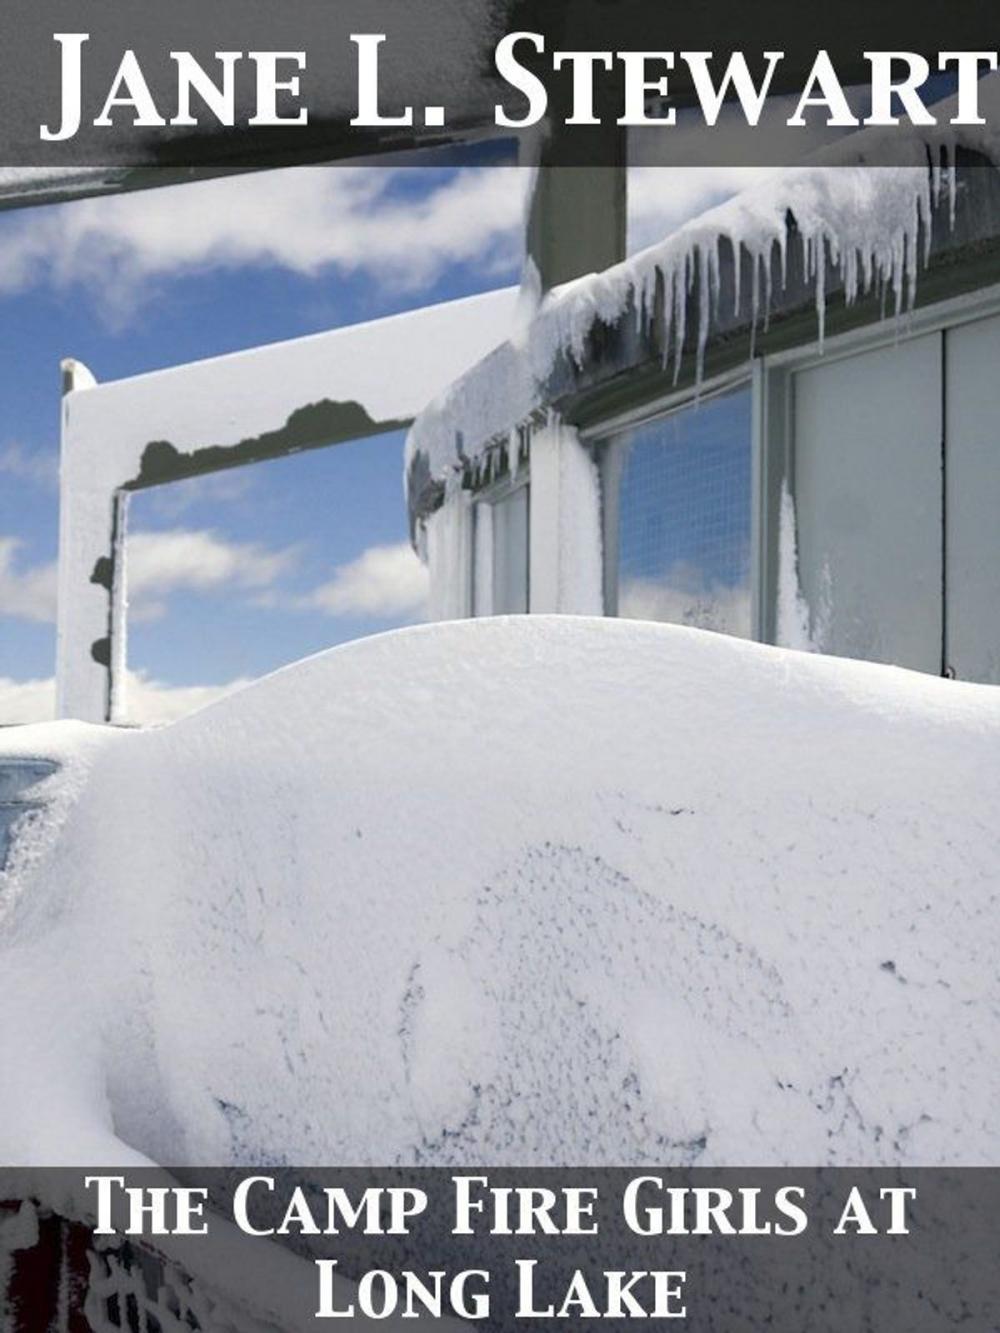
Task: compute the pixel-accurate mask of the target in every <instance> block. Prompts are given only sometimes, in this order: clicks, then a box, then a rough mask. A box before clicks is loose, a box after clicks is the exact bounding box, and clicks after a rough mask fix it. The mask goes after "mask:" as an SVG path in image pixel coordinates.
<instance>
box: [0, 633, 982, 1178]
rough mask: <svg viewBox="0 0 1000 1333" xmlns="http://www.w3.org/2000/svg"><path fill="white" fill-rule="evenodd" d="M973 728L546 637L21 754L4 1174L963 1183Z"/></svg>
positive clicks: (464, 646) (412, 641) (429, 647)
mask: <svg viewBox="0 0 1000 1333" xmlns="http://www.w3.org/2000/svg"><path fill="white" fill-rule="evenodd" d="M998 739H1000V692H998V691H997V690H996V689H994V688H991V687H988V686H974V685H967V684H960V683H955V682H950V681H949V682H945V681H940V680H937V679H933V678H930V677H926V676H921V675H917V674H914V673H909V672H905V671H901V670H898V669H895V668H887V667H881V666H874V665H870V664H864V663H857V662H846V661H838V660H835V659H831V658H823V657H819V656H815V655H808V656H807V655H802V654H797V653H794V652H791V651H788V650H782V649H776V648H767V647H762V646H760V645H754V644H748V643H743V642H739V641H736V640H733V639H728V638H725V637H723V636H719V635H714V634H710V633H705V632H701V631H696V630H688V629H682V628H679V627H676V626H660V625H649V624H639V623H634V622H626V621H615V620H597V619H593V620H589V619H583V618H572V617H561V618H548V617H515V618H510V619H502V618H501V619H497V620H480V621H465V622H461V623H455V624H448V625H433V626H426V627H421V628H417V629H411V630H406V631H400V632H397V633H394V634H388V635H383V636H380V637H378V638H372V639H368V640H364V641H361V642H359V643H355V644H351V645H349V646H347V647H344V648H339V649H335V650H333V651H331V652H329V653H325V654H322V655H320V656H318V657H316V658H313V659H310V660H308V661H305V662H301V663H298V664H296V665H295V666H293V667H289V668H287V669H285V670H284V671H282V672H279V673H277V674H276V675H274V676H272V677H270V678H268V679H267V680H265V681H262V682H259V683H257V684H255V685H253V686H249V687H247V688H245V689H243V690H242V691H240V692H238V693H235V694H233V695H231V696H229V697H228V698H227V699H225V700H223V701H221V702H220V703H217V704H215V705H213V706H212V707H210V708H208V709H206V710H205V711H203V712H202V713H200V714H197V715H195V716H193V717H190V718H188V719H185V720H184V721H182V722H179V723H175V724H172V725H170V726H167V727H164V728H162V729H160V730H154V731H145V732H116V731H113V730H110V729H106V728H105V729H98V728H94V729H81V728H78V729H73V728H68V727H67V726H66V724H54V725H51V726H49V727H47V728H22V729H19V730H18V731H17V732H16V733H15V732H12V733H11V734H10V737H8V736H7V735H5V736H4V746H5V749H6V750H7V752H10V751H11V750H12V749H17V750H18V752H20V753H24V754H29V753H30V754H33V755H35V756H36V757H37V756H42V757H56V758H58V760H59V762H60V765H61V766H60V770H59V774H58V775H57V776H56V778H54V779H52V781H53V783H54V786H53V788H52V792H53V801H54V802H55V804H54V806H53V814H52V818H51V820H49V821H48V822H47V823H45V824H43V825H38V826H33V828H32V829H31V830H29V834H28V835H26V836H27V837H29V838H30V840H31V842H30V846H28V847H26V849H25V853H24V855H23V857H21V858H20V859H19V860H18V862H17V868H15V869H14V870H13V872H12V874H8V876H7V879H6V881H5V883H4V886H3V887H2V892H3V893H4V894H5V901H6V903H7V910H6V913H5V915H4V916H3V918H2V920H0V965H2V969H3V975H4V979H5V987H4V996H5V998H4V1006H3V1011H2V1014H0V1061H2V1066H3V1068H4V1070H5V1081H4V1096H3V1098H2V1100H0V1152H2V1154H3V1159H4V1161H5V1162H7V1163H9V1164H17V1163H19V1162H30V1163H35V1164H41V1163H45V1162H50V1163H51V1162H59V1161H63V1162H78V1163H86V1164H87V1165H89V1166H99V1165H105V1164H109V1163H113V1162H120V1163H128V1162H131V1161H136V1160H142V1159H148V1158H152V1159H154V1160H156V1161H160V1162H175V1163H176V1162H188V1163H199V1162H200V1163H216V1164H226V1163H234V1164H239V1163H244V1164H245V1163H249V1162H254V1163H261V1164H263V1163H268V1162H272V1163H273V1162H280V1161H287V1162H299V1163H306V1162H315V1161H321V1162H326V1163H329V1164H349V1163H381V1164H383V1165H387V1164H392V1163H424V1164H435V1163H436V1164H442V1165H445V1164H465V1165H468V1164H486V1163H488V1164H492V1165H497V1166H499V1165H503V1164H505V1163H506V1164H521V1165H531V1164H533V1163H534V1164H546V1163H553V1164H554V1163H559V1162H567V1161H568V1162H573V1163H576V1164H581V1165H582V1164H587V1163H599V1162H605V1163H621V1162H628V1163H630V1164H637V1165H638V1164H641V1163H644V1162H655V1163H656V1164H657V1165H658V1166H661V1167H669V1166H671V1165H679V1164H684V1163H691V1162H697V1163H701V1164H706V1165H713V1164H714V1165H721V1164H731V1165H738V1164H740V1163H745V1162H747V1161H753V1162H755V1163H757V1164H760V1165H767V1164H788V1163H801V1162H804V1161H808V1162H813V1163H816V1164H820V1163H825V1162H830V1163H838V1162H839V1163H850V1164H855V1165H860V1164H880V1163H896V1162H898V1163H907V1162H910V1163H920V1164H925V1165H932V1164H937V1163H951V1164H955V1163H958V1162H964V1163H984V1162H990V1161H992V1160H993V1159H994V1158H995V1156H996V1145H995V1107H996V1104H997V1099H998V1097H1000V1066H998V1064H997V1060H996V1050H997V1045H998V1041H1000V1019H998V1014H1000V1003H998V1002H1000V990H998V986H1000V983H998V979H997V970H996V966H995V959H996V953H997V943H998V940H997V935H998V926H997V919H996V911H995V903H994V897H995V889H996V865H995V861H996V839H995V835H994V830H995V829H996V828H997V826H998V824H1000V783H998V782H997V780H996V779H997V764H998V760H997V755H998ZM57 750H58V754H56V753H55V752H56V751H57Z"/></svg>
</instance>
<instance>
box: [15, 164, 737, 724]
mask: <svg viewBox="0 0 1000 1333" xmlns="http://www.w3.org/2000/svg"><path fill="white" fill-rule="evenodd" d="M746 174H747V173H740V172H739V171H728V172H704V173H700V174H699V173H698V172H691V173H687V174H686V175H685V181H684V184H683V187H682V188H678V181H677V179H676V176H677V173H671V175H672V176H674V181H673V184H672V188H671V189H670V191H669V192H668V195H667V197H666V198H665V199H664V198H657V196H656V191H655V190H652V189H650V187H649V182H648V181H647V182H646V184H645V186H642V185H640V188H639V189H637V191H636V194H635V197H634V201H633V202H634V217H633V224H634V236H635V241H636V243H637V244H639V243H642V242H644V241H647V240H649V239H652V238H653V236H654V235H659V234H662V231H663V230H665V229H666V228H667V226H668V225H669V224H671V223H674V222H676V221H679V220H680V219H681V218H683V217H684V216H687V215H689V214H690V213H691V212H693V211H695V210H696V209H698V208H700V207H703V206H705V205H706V204H708V203H711V202H714V201H715V200H717V199H718V198H720V197H723V196H724V195H725V194H727V193H731V191H732V189H733V188H735V187H736V186H738V185H739V184H741V183H743V177H744V176H745V175H746ZM750 174H752V173H750ZM525 177H526V173H524V172H519V171H516V170H510V169H508V170H499V169H493V168H477V169H464V168H463V169H459V168H455V167H451V166H448V167H436V168H423V169H420V170H412V169H410V170H389V169H385V168H374V169H368V170H366V169H353V168H337V169H320V168H313V169H305V170H300V171H293V172H276V173H260V174H258V175H254V176H241V177H237V178H232V179H229V180H225V181H214V182H208V183H203V184H199V185H193V186H184V187H180V188H174V189H164V190H151V191H146V192H143V193H142V194H135V195H130V196H121V197H117V198H112V199H104V200H88V201H79V202H74V203H70V204H66V205H60V206H57V207H50V208H45V209H36V210H26V211H24V212H8V213H4V214H0V405H2V417H0V722H2V721H12V720H23V719H25V718H28V717H37V716H43V715H45V714H46V713H47V712H48V711H49V710H50V709H51V675H52V666H53V658H54V625H53V611H54V561H55V558H56V546H57V522H58V492H57V487H56V465H57V456H58V430H59V427H58V421H59V362H60V359H61V358H63V357H65V356H73V357H75V358H77V359H78V360H80V361H83V362H84V363H85V364H86V365H87V366H88V367H89V368H90V369H91V371H92V372H93V373H94V374H95V376H96V377H97V378H98V380H110V379H118V378H121V377H124V376H128V375H134V374H137V373H141V372H143V371H148V370H153V369H157V368H159V367H162V366H166V365H173V364H178V363H181V362H184V361H189V360H194V359H198V358H202V357H208V356H215V355H219V354H221V353H225V352H230V351H234V350H237V349H240V348H245V347H250V346H254V345H255V344H258V343H264V342H272V341H275V340H277V339H283V338H292V337H297V336H300V335H302V334H308V333H313V332H316V331H318V330H322V329H327V328H332V327H336V326H338V325H342V324H350V323H354V322H357V321H359V320H366V319H373V318H377V317H379V316H382V315H387V314H393V313H396V312H398V311H400V310H405V309H409V308H413V307H415V306H420V305H424V304H427V303H430V302H436V301H441V300H447V299H450V298H452V297H456V296H460V295H466V294H470V293H473V292H478V291H483V290H487V289H490V288H493V287H497V286H502V285H505V284H508V283H511V282H515V281H517V279H518V276H519V272H520V266H521V253H520V235H521V229H520V220H521V210H522V195H523V188H524V181H525ZM501 332H502V331H501ZM401 456H402V437H401V436H398V435H397V436H389V437H384V438H379V439H377V440H371V441H366V442H359V443H356V444H351V445H343V446H338V447H336V448H334V449H330V450H320V451H316V452H314V453H311V454H307V455H299V456H297V457H295V458H291V459H287V460H281V461H278V462H274V463H269V464H264V465H258V466H256V467H253V468H248V469H240V470H239V471H234V472H231V473H226V474H221V475H220V476H217V477H213V478H206V479H202V480H200V481H196V482H190V483H185V484H184V485H181V486H173V487H167V488H162V489H159V490H154V491H149V492H145V493H142V494H141V495H139V496H138V497H137V498H136V499H134V500H133V502H132V512H131V515H130V538H129V540H130V548H129V568H130V587H131V589H132V591H133V593H134V597H133V614H132V617H131V621H130V633H129V666H130V668H131V669H132V670H133V671H135V672H137V673H139V675H140V677H141V678H142V679H143V680H144V682H145V686H146V688H145V690H144V691H143V690H140V691H138V692H137V694H136V698H137V701H138V702H137V711H138V714H139V716H140V717H149V718H153V717H159V716H169V715H174V714H175V713H177V712H180V711H183V710H184V708H186V707H188V706H191V705H192V704H196V703H200V702H203V701H204V699H206V698H208V697H211V694H212V692H213V691H214V690H215V689H216V687H221V686H225V685H227V684H228V683H230V682H232V681H235V680H239V679H245V678H247V677H252V676H256V675H259V674H262V673H263V672H265V671H268V670H271V669H273V668H274V667H276V666H280V665H282V664H283V663H286V662H288V661H293V660H295V659H296V658H298V657H301V656H302V655H304V654H306V653H310V652H314V651H317V650H319V649H322V648H324V647H327V646H330V645H332V644H335V643H339V642H342V641H344V640H346V639H351V638H354V637H357V636H358V635H361V634H367V633H372V632H375V631H378V630H382V629H386V628H389V627H391V626H393V625H396V624H401V623H406V622H409V621H412V620H415V619H419V618H420V617H421V615H422V600H423V591H422V584H421V582H420V578H421V575H420V571H419V567H418V566H417V565H416V562H415V558H414V557H412V553H410V552H409V550H408V546H407V544H406V523H405V511H404V506H403V498H402V481H401ZM135 571H140V573H139V575H138V580H137V582H136V581H134V580H133V573H134V572H135ZM185 691H187V693H185ZM154 695H155V696H156V697H155V698H154V697H153V696H154ZM172 696H176V697H172Z"/></svg>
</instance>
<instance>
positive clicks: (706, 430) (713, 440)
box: [612, 388, 751, 638]
mask: <svg viewBox="0 0 1000 1333" xmlns="http://www.w3.org/2000/svg"><path fill="white" fill-rule="evenodd" d="M750 439H751V425H750V390H749V388H747V389H740V390H738V391H736V392H735V393H730V394H726V395H725V396H723V397H720V398H715V399H712V400H710V401H708V402H704V403H699V404H696V405H694V406H692V407H688V408H684V409H683V410H681V411H679V412H674V413H672V414H670V415H669V416H666V417H661V418H660V419H659V420H657V421H651V422H648V423H647V424H646V425H644V426H641V427H639V428H637V429H636V430H634V431H630V432H629V434H628V435H627V436H621V437H618V441H613V442H612V444H613V445H614V444H618V447H620V448H621V449H622V450H623V458H622V466H621V480H620V485H619V491H618V563H617V572H618V614H619V615H620V616H624V617H627V618H630V619H633V620H663V621H670V622H672V623H674V624H679V625H695V626H698V627H700V628H702V629H712V630H719V631H722V632H723V633H726V634H738V635H740V636H742V637H744V638H749V636H750V511H751V502H750V487H751V476H750V449H751V444H750Z"/></svg>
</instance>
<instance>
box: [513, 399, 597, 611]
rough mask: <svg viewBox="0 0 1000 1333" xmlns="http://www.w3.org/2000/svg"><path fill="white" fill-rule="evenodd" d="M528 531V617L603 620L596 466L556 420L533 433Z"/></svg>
mask: <svg viewBox="0 0 1000 1333" xmlns="http://www.w3.org/2000/svg"><path fill="white" fill-rule="evenodd" d="M529 527H530V589H531V612H532V614H534V615H537V614H539V613H541V614H544V613H559V614H563V615H584V616H600V615H603V614H604V594H603V582H604V570H603V554H602V550H603V544H602V537H601V490H600V478H599V475H598V471H597V465H596V464H595V462H594V460H593V458H592V457H591V455H590V452H589V451H588V450H587V448H586V447H585V446H584V445H583V444H581V442H580V438H579V436H578V435H577V432H576V431H575V430H574V429H573V427H571V426H567V425H565V424H563V423H562V422H560V421H559V420H558V419H557V418H556V417H555V416H550V418H549V420H548V421H547V422H546V424H545V425H544V426H543V427H541V428H540V429H537V430H535V431H533V432H532V437H531V503H530V520H529Z"/></svg>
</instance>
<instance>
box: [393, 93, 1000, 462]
mask: <svg viewBox="0 0 1000 1333" xmlns="http://www.w3.org/2000/svg"><path fill="white" fill-rule="evenodd" d="M980 96H981V105H982V106H983V108H984V115H985V117H986V119H987V122H988V123H992V121H993V120H994V118H995V117H996V116H997V112H998V109H1000V76H997V77H993V78H991V79H988V80H986V81H984V84H983V85H982V88H981V94H980ZM940 119H941V120H942V122H944V121H946V120H947V108H946V107H945V109H944V110H943V112H942V115H941V117H940ZM882 133H884V132H882V131H878V130H865V131H862V132H860V133H858V134H854V135H851V136H849V138H847V139H845V140H842V141H840V142H839V143H838V144H836V145H834V146H833V147H832V148H829V149H825V150H824V151H823V152H822V153H819V154H817V155H816V157H815V158H814V159H813V160H812V161H810V162H809V163H807V164H805V165H802V166H799V167H793V168H789V169H785V170H782V171H780V172H776V173H775V174H774V176H772V177H770V178H768V179H767V180H765V181H763V182H762V183H760V184H758V185H756V186H753V187H751V188H750V189H748V190H746V191H744V192H743V193H741V194H738V195H736V196H735V197H734V198H732V199H729V200H727V201H726V202H725V203H723V204H720V205H719V206H718V207H716V208H713V209H711V210H709V211H708V212H706V213H704V214H702V215H701V216H699V217H697V218H695V219H692V220H691V221H689V222H687V223H685V224H684V225H683V226H681V227H680V228H679V229H678V230H677V231H675V232H673V233H672V234H671V235H669V236H667V237H666V238H665V239H664V240H662V241H659V242H657V243H656V244H654V245H652V246H649V247H648V248H646V249H645V250H642V251H641V252H639V253H638V254H636V255H633V256H631V257H630V258H629V259H627V260H625V261H624V262H622V263H620V264H616V265H614V266H613V267H611V268H608V269H606V270H605V271H604V272H602V273H595V274H591V275H590V276H588V277H586V278H582V279H580V280H578V281H576V282H574V283H571V284H568V285H567V286H566V287H565V288H563V289H561V290H559V291H556V292H554V293H552V294H551V295H550V296H549V297H548V298H547V299H546V300H545V301H544V302H543V303H542V305H541V307H540V308H539V310H538V313H537V315H536V316H535V318H534V319H533V320H532V321H530V323H528V324H527V325H525V326H524V327H522V328H519V329H518V331H517V333H516V334H515V335H514V336H513V337H512V338H511V339H510V341H508V342H507V343H505V344H503V345H502V346H500V347H498V348H497V349H496V350H495V351H494V352H492V353H491V354H490V355H489V356H487V357H486V359H485V360H484V361H483V362H481V363H480V364H479V365H478V366H477V367H475V368H474V369H473V370H471V371H470V372H468V373H467V374H466V375H464V376H463V377H462V378H461V379H460V380H458V381H457V382H456V383H455V384H453V385H452V386H451V387H450V388H449V389H448V390H446V391H445V393H444V394H443V395H441V396H440V397H439V398H438V399H436V400H435V401H434V402H433V403H432V404H431V405H430V407H428V408H427V409H426V410H425V411H424V413H423V414H422V415H421V416H420V417H419V418H418V419H417V421H416V423H415V425H414V426H413V428H412V429H411V431H410V434H409V438H408V440H407V448H406V464H407V470H409V468H410V465H411V463H412V461H413V459H414V458H415V456H416V455H418V454H420V455H423V456H424V457H425V458H426V460H427V462H428V464H429V468H430V474H431V476H432V477H434V478H438V479H441V478H443V477H444V476H445V475H446V474H447V473H448V472H449V471H454V470H458V471H460V472H462V471H464V470H465V469H467V468H468V467H469V466H470V464H471V465H472V466H473V467H475V466H477V465H478V463H479V460H480V459H481V457H482V456H483V455H484V454H487V455H488V454H489V453H490V452H492V451H499V452H500V453H501V454H502V453H503V452H504V450H505V441H506V439H507V437H508V436H509V434H510V432H511V430H512V429H513V428H514V427H516V426H518V425H520V424H523V423H525V422H527V421H529V420H530V418H531V416H532V414H533V413H535V412H536V411H537V410H538V409H539V407H541V406H543V405H545V400H546V387H545V386H546V384H547V382H548V380H549V378H550V376H551V375H552V372H553V370H554V369H555V367H556V365H557V363H558V361H559V359H560V358H566V359H568V360H569V361H570V362H571V363H572V364H575V365H576V366H580V365H581V364H582V362H583V360H584V356H585V351H586V347H587V342H588V339H589V337H590V335H591V333H592V331H593V330H594V328H595V327H596V326H597V325H600V324H603V325H607V326H614V325H616V324H618V323H619V322H620V321H621V320H622V319H624V318H626V317H628V316H631V317H633V318H634V319H635V320H636V321H637V324H638V326H639V328H640V329H644V328H651V327H652V326H653V324H654V323H658V330H657V333H658V345H659V346H660V348H661V349H662V355H663V359H664V365H665V368H670V369H671V370H672V375H673V379H674V381H676V380H677V378H678V376H679V373H680V367H681V363H682V359H683V357H684V356H686V355H690V354H691V353H692V352H693V356H694V365H695V375H696V379H698V380H700V378H701V373H702V366H703V358H704V353H705V349H706V346H707V343H708V339H709V337H710V336H711V334H712V331H713V329H714V328H716V327H717V326H718V324H719V322H720V320H722V319H725V320H727V321H733V320H735V321H738V322H741V323H744V324H748V325H749V326H750V328H751V330H752V331H753V330H756V329H757V328H758V327H759V326H760V325H764V326H766V324H767V320H768V313H769V310H770V307H771V302H772V296H773V295H774V290H773V289H774V288H775V283H777V290H781V289H782V288H783V286H784V284H785V282H786V280H787V277H788V273H789V268H790V263H789V261H790V258H791V254H790V248H791V247H792V246H796V247H798V249H799V252H800V253H799V255H798V256H797V258H800V259H801V268H802V271H803V272H804V273H805V275H806V277H807V279H808V280H809V281H810V283H811V285H812V291H813V299H814V302H815V308H816V321H817V338H818V341H819V343H820V345H821V346H822V343H823V339H824V334H825V326H826V312H827V301H828V291H829V290H830V288H831V285H832V282H833V279H834V278H836V279H838V280H839V282H840V284H841V285H842V288H843V299H844V301H845V302H846V303H847V304H848V305H851V304H853V303H854V302H855V301H857V300H858V299H859V298H860V297H862V296H866V295H869V294H871V293H873V292H874V293H876V294H880V295H881V297H882V302H883V309H884V310H887V311H889V312H891V313H893V314H895V315H896V316H899V315H900V314H901V313H902V312H903V311H905V310H906V309H909V308H911V307H912V305H913V302H914V300H915V297H916V289H917V281H918V275H919V270H920V267H921V264H922V263H925V262H926V259H927V257H928V254H929V250H930V244H931V238H932V231H933V227H934V225H935V214H936V213H937V212H938V211H939V210H940V209H941V207H942V206H943V205H945V204H946V206H947V215H946V216H947V219H948V222H949V223H953V222H954V216H955V208H956V199H957V187H956V170H955V162H956V155H957V152H958V150H959V149H968V150H971V151H974V152H976V153H977V154H980V155H981V156H982V157H984V158H985V159H986V160H988V161H992V162H996V161H1000V141H998V137H997V135H996V134H995V133H994V132H993V131H992V130H990V129H988V128H982V129H978V130H977V129H968V128H966V129H958V128H955V127H952V126H950V125H947V124H944V123H942V124H941V125H940V126H937V127H932V128H925V129H921V130H920V132H919V134H918V133H917V132H916V131H915V132H914V137H913V139H912V141H911V143H910V145H909V155H910V157H911V159H912V160H911V161H910V162H908V163H906V164H904V165H897V166H893V167H880V166H873V165H871V163H872V162H877V161H878V160H879V151H880V142H881V140H880V137H879V136H880V134H882ZM900 158H901V148H900V145H899V144H898V143H895V144H894V148H893V160H894V161H896V162H898V161H900ZM790 219H793V220H794V228H793V227H791V226H790ZM936 225H938V226H940V225H941V223H940V222H937V224H936ZM945 225H947V223H946V224H945ZM724 243H725V244H726V245H727V246H728V248H729V250H730V252H731V253H732V254H733V255H736V256H738V257H739V262H736V263H734V264H733V286H734V291H733V303H732V308H731V309H728V310H726V309H722V308H721V307H720V271H721V262H722V261H721V254H722V246H723V244H724ZM747 269H749V278H750V280H749V283H748V284H747V283H746V282H745V276H746V272H747ZM692 309H693V310H694V312H695V315H696V318H695V326H694V328H692V327H690V312H691V310H692ZM459 437H460V438H461V444H462V447H461V450H456V438H459Z"/></svg>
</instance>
